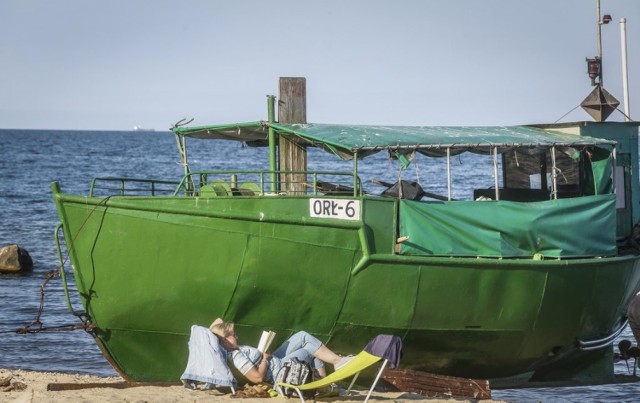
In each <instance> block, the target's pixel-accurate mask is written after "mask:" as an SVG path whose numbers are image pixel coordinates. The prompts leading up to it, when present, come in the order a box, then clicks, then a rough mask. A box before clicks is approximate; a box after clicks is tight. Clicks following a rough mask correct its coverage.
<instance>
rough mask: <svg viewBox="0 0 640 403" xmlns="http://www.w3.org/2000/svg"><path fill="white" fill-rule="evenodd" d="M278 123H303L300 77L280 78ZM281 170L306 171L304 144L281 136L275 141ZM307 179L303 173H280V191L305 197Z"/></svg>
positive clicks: (302, 80)
mask: <svg viewBox="0 0 640 403" xmlns="http://www.w3.org/2000/svg"><path fill="white" fill-rule="evenodd" d="M278 122H279V123H307V80H306V78H304V77H280V95H279V97H278ZM279 155H280V157H279V160H280V170H281V171H306V170H307V149H306V148H305V147H304V145H302V144H300V143H298V142H296V141H292V140H289V139H286V138H284V137H281V138H280V140H279ZM306 181H307V178H306V176H305V175H303V174H281V175H280V183H281V186H280V190H281V191H283V192H287V193H289V194H305V193H306V191H307V189H306V186H305V182H306Z"/></svg>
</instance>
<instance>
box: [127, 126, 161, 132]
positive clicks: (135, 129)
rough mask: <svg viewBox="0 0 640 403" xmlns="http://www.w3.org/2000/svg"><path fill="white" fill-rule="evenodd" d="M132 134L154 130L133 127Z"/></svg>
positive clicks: (152, 130)
mask: <svg viewBox="0 0 640 403" xmlns="http://www.w3.org/2000/svg"><path fill="white" fill-rule="evenodd" d="M133 131H134V132H154V131H156V129H147V128H146V127H142V126H138V125H135V126H133Z"/></svg>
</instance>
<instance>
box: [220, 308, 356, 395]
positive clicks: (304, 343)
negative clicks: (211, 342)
mask: <svg viewBox="0 0 640 403" xmlns="http://www.w3.org/2000/svg"><path fill="white" fill-rule="evenodd" d="M209 329H210V330H211V331H212V332H213V333H214V334H215V335H216V336H218V339H219V340H220V344H222V346H223V347H224V348H225V349H226V350H227V351H228V352H229V354H230V356H231V361H232V362H233V365H234V366H235V367H236V368H237V369H238V371H240V373H242V374H243V375H244V376H245V377H246V378H247V379H248V380H249V381H250V382H252V383H260V382H274V379H275V377H276V375H277V374H278V371H280V369H281V368H282V366H283V364H284V363H285V362H287V361H288V360H291V359H292V358H294V357H295V358H297V359H298V360H300V361H305V362H307V363H309V364H310V365H311V367H312V368H314V369H316V370H317V371H318V374H319V375H320V376H321V377H324V376H326V370H325V368H324V364H325V363H328V364H332V365H333V368H334V370H337V369H338V368H340V367H341V366H343V365H344V364H346V363H347V362H349V360H351V358H352V357H351V356H347V357H342V356H340V355H338V354H336V353H334V352H333V351H331V350H330V349H329V348H328V347H327V346H325V345H324V344H322V342H321V341H320V340H318V339H317V338H315V337H313V336H312V335H310V334H309V333H307V332H304V331H300V332H297V333H295V334H294V335H292V336H291V337H289V339H287V341H285V342H284V343H283V344H282V345H281V346H280V347H278V348H277V349H276V350H275V351H274V352H273V354H269V353H268V352H266V351H264V352H260V351H259V350H258V349H257V348H255V347H251V346H246V345H239V344H238V337H237V336H236V332H235V329H234V325H233V323H228V322H224V321H223V320H222V319H220V318H218V319H216V320H215V321H214V322H213V323H212V324H211V326H210V327H209Z"/></svg>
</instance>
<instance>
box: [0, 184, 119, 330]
mask: <svg viewBox="0 0 640 403" xmlns="http://www.w3.org/2000/svg"><path fill="white" fill-rule="evenodd" d="M111 197H112V196H107V197H105V198H103V199H102V200H100V201H99V202H98V203H97V204H96V205H95V206H93V208H92V209H91V211H90V212H89V214H88V215H87V216H86V217H85V219H84V221H83V222H82V224H80V227H79V228H78V230H77V231H76V233H75V235H74V236H73V237H72V238H71V243H70V244H69V245H66V246H67V254H66V256H65V257H64V259H63V260H62V262H61V265H60V267H59V268H58V269H57V270H51V271H49V272H48V273H47V274H46V276H45V280H44V282H43V283H42V285H40V305H39V306H38V313H37V314H36V318H35V319H34V320H33V321H32V322H31V323H29V324H27V325H25V326H23V327H21V328H18V329H16V330H13V331H0V333H9V332H11V333H18V334H25V333H39V332H42V331H58V330H76V329H84V330H85V331H89V330H91V329H92V328H93V324H91V323H90V322H89V321H88V320H87V319H85V318H80V317H78V319H80V321H81V322H82V325H79V324H76V325H65V326H53V327H48V328H47V327H44V324H43V323H42V321H41V320H40V318H41V317H42V312H43V311H44V289H45V287H46V285H47V284H48V283H49V281H51V280H52V279H54V278H56V277H59V276H60V275H61V271H62V270H64V266H65V264H66V263H67V261H68V260H69V255H70V253H71V252H70V250H71V249H72V248H73V244H74V243H75V240H76V238H77V237H78V236H79V235H80V231H82V229H83V228H84V226H85V225H86V223H87V222H88V221H89V218H91V216H92V215H93V213H94V212H95V211H96V209H97V208H98V207H100V206H102V205H106V203H107V201H108V200H109V199H111ZM65 243H66V242H65ZM35 325H38V328H37V329H31V327H33V326H35Z"/></svg>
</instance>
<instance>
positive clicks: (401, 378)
mask: <svg viewBox="0 0 640 403" xmlns="http://www.w3.org/2000/svg"><path fill="white" fill-rule="evenodd" d="M382 379H383V380H385V381H386V382H387V383H388V384H390V385H391V387H393V388H395V389H397V390H398V391H400V392H410V393H416V394H419V395H421V396H425V397H428V398H454V399H455V398H465V399H477V400H484V399H491V389H490V388H489V381H487V380H481V379H467V378H458V377H454V376H445V375H436V374H431V373H428V372H422V371H414V370H411V369H386V370H385V371H384V372H383V373H382Z"/></svg>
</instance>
